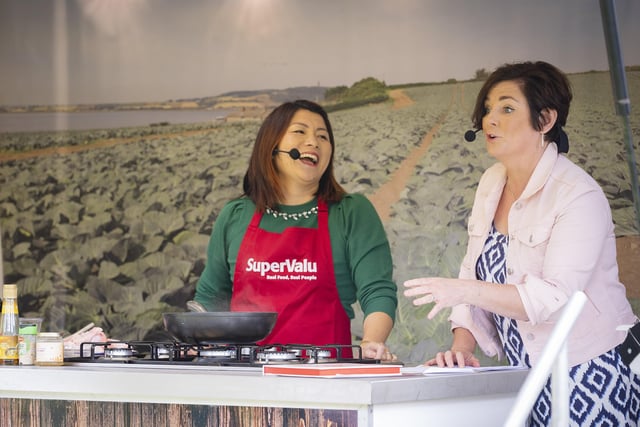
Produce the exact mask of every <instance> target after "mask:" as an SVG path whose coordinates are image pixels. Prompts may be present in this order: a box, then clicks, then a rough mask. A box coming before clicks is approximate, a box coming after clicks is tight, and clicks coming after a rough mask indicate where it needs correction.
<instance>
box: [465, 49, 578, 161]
mask: <svg viewBox="0 0 640 427" xmlns="http://www.w3.org/2000/svg"><path fill="white" fill-rule="evenodd" d="M503 81H515V82H517V83H519V84H520V86H521V88H522V93H523V94H524V96H525V98H526V99H527V103H528V104H529V110H530V112H531V125H532V126H533V128H534V129H536V130H541V129H542V127H543V125H544V122H543V121H542V112H543V111H544V110H545V109H547V108H548V109H551V110H556V111H557V113H558V118H557V120H556V122H555V124H554V125H553V127H552V128H551V129H550V130H549V132H547V133H546V135H545V140H547V141H552V142H555V143H556V145H557V146H558V152H560V153H567V152H569V138H568V137H567V134H566V133H565V132H564V130H563V129H562V128H563V126H565V125H566V124H567V117H568V116H569V105H570V104H571V99H572V98H573V95H572V92H571V84H570V83H569V79H568V78H567V76H566V75H565V74H564V73H563V72H562V71H560V70H559V69H558V68H556V67H554V66H553V65H551V64H549V63H547V62H543V61H537V62H520V63H513V64H504V65H502V66H501V67H499V68H497V69H496V70H495V71H494V72H493V73H491V75H490V76H489V78H488V79H487V81H485V82H484V85H483V86H482V88H481V89H480V92H479V93H478V98H477V99H476V105H475V107H474V109H473V113H472V115H471V120H472V122H473V126H474V127H475V128H476V129H482V118H483V117H484V116H485V102H486V100H487V95H488V94H489V91H490V90H491V89H492V88H493V87H494V86H495V85H496V84H498V83H500V82H503Z"/></svg>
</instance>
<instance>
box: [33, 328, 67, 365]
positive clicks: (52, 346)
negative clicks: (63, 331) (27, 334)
mask: <svg viewBox="0 0 640 427" xmlns="http://www.w3.org/2000/svg"><path fill="white" fill-rule="evenodd" d="M36 365H38V366H61V365H64V342H63V341H62V335H60V334H59V333H58V332H40V333H39V334H38V338H37V339H36Z"/></svg>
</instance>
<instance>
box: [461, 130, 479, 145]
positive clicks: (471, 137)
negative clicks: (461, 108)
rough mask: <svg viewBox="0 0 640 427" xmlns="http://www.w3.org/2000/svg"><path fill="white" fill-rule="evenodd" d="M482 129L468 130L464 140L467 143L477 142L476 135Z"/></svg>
mask: <svg viewBox="0 0 640 427" xmlns="http://www.w3.org/2000/svg"><path fill="white" fill-rule="evenodd" d="M481 130H482V129H477V130H468V131H466V132H465V133H464V139H465V140H466V141H467V142H473V141H475V140H476V133H478V132H480V131H481Z"/></svg>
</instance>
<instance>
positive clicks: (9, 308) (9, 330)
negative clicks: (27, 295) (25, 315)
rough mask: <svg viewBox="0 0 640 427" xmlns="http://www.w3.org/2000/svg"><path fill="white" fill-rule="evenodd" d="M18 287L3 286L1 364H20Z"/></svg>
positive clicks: (0, 316)
mask: <svg viewBox="0 0 640 427" xmlns="http://www.w3.org/2000/svg"><path fill="white" fill-rule="evenodd" d="M19 328H20V320H19V315H18V287H17V286H16V285H4V286H3V287H2V314H1V315H0V365H17V364H18V360H19V359H18V355H19V352H18V333H19Z"/></svg>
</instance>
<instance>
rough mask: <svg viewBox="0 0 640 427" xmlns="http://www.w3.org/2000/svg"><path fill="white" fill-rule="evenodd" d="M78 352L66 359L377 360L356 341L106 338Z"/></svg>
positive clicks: (208, 361)
mask: <svg viewBox="0 0 640 427" xmlns="http://www.w3.org/2000/svg"><path fill="white" fill-rule="evenodd" d="M79 354H80V356H79V357H72V358H65V361H67V362H94V363H150V364H154V363H155V364H194V363H195V364H199V365H211V366H263V365H265V364H295V363H307V364H314V363H342V362H350V363H380V361H379V360H374V359H364V358H363V357H362V350H361V349H360V346H357V345H326V346H315V345H306V344H268V345H257V344H217V343H200V344H185V343H179V342H150V341H129V342H119V341H109V342H86V343H82V344H81V345H80V353H79Z"/></svg>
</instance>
